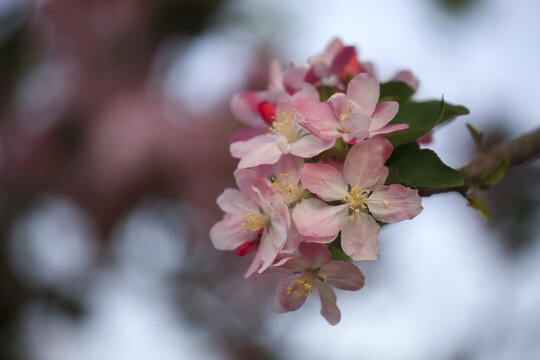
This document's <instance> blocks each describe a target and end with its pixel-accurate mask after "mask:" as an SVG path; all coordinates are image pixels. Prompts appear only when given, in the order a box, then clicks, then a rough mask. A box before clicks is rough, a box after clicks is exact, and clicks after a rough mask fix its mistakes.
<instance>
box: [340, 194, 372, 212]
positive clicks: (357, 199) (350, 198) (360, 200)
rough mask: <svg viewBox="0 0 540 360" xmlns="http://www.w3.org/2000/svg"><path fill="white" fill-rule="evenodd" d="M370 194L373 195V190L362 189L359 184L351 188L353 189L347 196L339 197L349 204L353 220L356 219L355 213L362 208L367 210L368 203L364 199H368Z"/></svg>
mask: <svg viewBox="0 0 540 360" xmlns="http://www.w3.org/2000/svg"><path fill="white" fill-rule="evenodd" d="M369 195H371V191H369V190H360V188H359V187H358V186H355V187H353V188H351V191H349V194H348V195H347V196H344V197H342V198H340V199H339V200H341V201H342V202H344V203H348V204H349V208H350V209H351V211H352V214H351V216H350V218H351V220H354V214H358V213H360V212H361V211H362V210H367V206H366V204H364V200H365V199H367V198H368V197H369Z"/></svg>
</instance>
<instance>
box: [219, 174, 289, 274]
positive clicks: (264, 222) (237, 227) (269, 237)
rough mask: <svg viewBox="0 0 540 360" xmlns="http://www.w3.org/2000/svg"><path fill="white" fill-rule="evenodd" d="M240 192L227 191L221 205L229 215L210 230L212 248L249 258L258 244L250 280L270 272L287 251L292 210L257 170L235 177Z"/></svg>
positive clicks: (251, 267)
mask: <svg viewBox="0 0 540 360" xmlns="http://www.w3.org/2000/svg"><path fill="white" fill-rule="evenodd" d="M234 176H235V178H236V184H237V185H238V188H239V189H240V190H236V189H225V191H224V192H223V193H222V194H221V195H220V196H219V197H218V199H217V204H218V206H219V207H220V208H221V210H223V211H224V212H225V216H224V217H223V220H221V221H220V222H218V223H217V224H215V225H214V226H213V227H212V229H211V230H210V239H211V240H212V244H213V245H214V247H216V248H217V249H219V250H234V249H236V248H239V249H238V251H237V254H238V255H245V254H246V253H247V252H248V251H249V250H250V248H251V247H253V245H255V243H253V241H255V242H258V246H257V252H256V254H255V258H254V259H253V262H252V264H251V266H250V267H249V269H248V271H247V272H246V277H248V276H250V275H252V274H253V273H254V272H255V271H259V272H262V271H264V269H266V268H267V267H268V266H270V264H272V262H273V261H274V259H275V258H276V256H277V255H278V253H279V252H280V251H281V250H282V249H283V248H284V247H286V244H287V241H288V232H289V229H290V227H291V220H290V215H289V209H288V208H287V206H286V205H285V204H284V203H283V200H282V198H281V196H280V195H278V194H273V193H272V190H271V189H270V187H269V186H268V184H267V183H266V181H265V180H264V179H263V178H262V177H260V176H259V175H258V174H257V173H256V172H255V171H254V170H248V169H244V170H237V171H235V173H234Z"/></svg>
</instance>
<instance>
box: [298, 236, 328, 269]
mask: <svg viewBox="0 0 540 360" xmlns="http://www.w3.org/2000/svg"><path fill="white" fill-rule="evenodd" d="M298 250H299V252H300V255H301V256H302V257H303V258H304V259H305V261H306V263H308V264H309V265H310V266H309V267H310V268H311V269H318V268H320V267H321V266H322V265H323V264H325V263H327V262H329V261H330V259H331V258H332V253H331V252H330V250H328V249H327V248H326V246H324V245H321V244H313V243H312V244H309V243H305V242H303V243H301V244H300V246H299V248H298Z"/></svg>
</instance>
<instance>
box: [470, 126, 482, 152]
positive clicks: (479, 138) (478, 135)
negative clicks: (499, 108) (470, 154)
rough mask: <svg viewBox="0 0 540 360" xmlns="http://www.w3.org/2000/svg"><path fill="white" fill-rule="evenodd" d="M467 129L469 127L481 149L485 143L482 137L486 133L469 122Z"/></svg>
mask: <svg viewBox="0 0 540 360" xmlns="http://www.w3.org/2000/svg"><path fill="white" fill-rule="evenodd" d="M467 129H469V133H470V134H471V136H472V138H473V140H474V143H475V144H476V146H477V147H478V148H479V149H482V148H483V147H484V145H483V144H482V138H483V137H484V134H482V132H480V131H478V130H477V129H476V128H475V127H474V126H472V125H471V124H467Z"/></svg>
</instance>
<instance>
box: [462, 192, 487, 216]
mask: <svg viewBox="0 0 540 360" xmlns="http://www.w3.org/2000/svg"><path fill="white" fill-rule="evenodd" d="M465 198H466V199H467V201H468V202H469V204H468V205H469V206H470V207H472V208H473V209H476V210H478V212H479V213H480V215H482V217H483V218H484V220H486V221H489V220H491V214H490V213H489V209H488V207H487V205H486V203H485V202H484V200H482V198H480V197H478V196H477V195H476V194H475V193H468V194H466V195H465Z"/></svg>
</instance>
